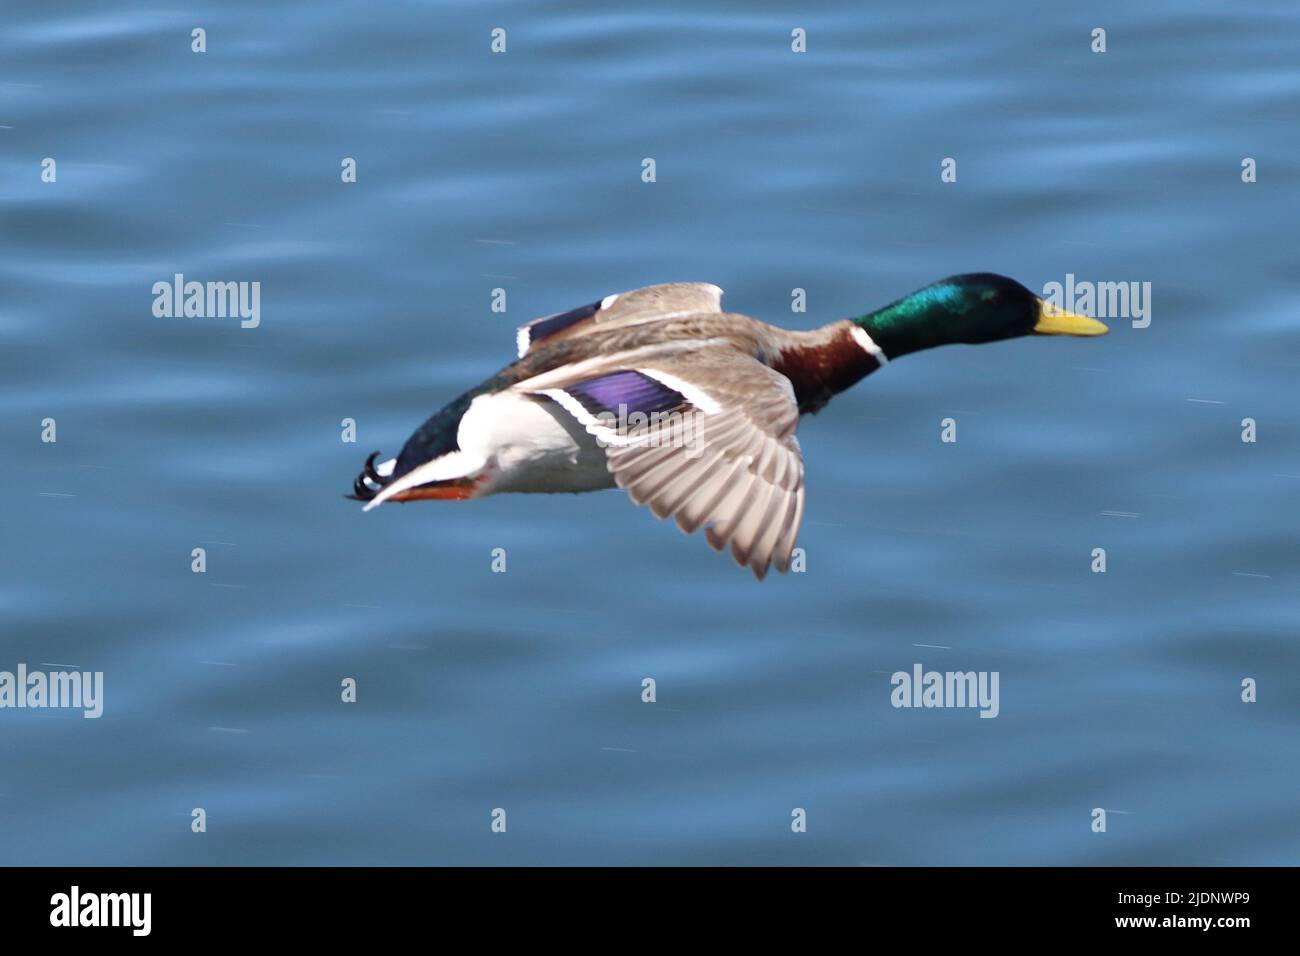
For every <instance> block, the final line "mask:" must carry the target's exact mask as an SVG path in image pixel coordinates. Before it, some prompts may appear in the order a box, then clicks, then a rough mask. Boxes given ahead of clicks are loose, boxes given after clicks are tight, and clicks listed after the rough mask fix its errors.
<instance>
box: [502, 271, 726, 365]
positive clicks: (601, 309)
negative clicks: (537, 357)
mask: <svg viewBox="0 0 1300 956" xmlns="http://www.w3.org/2000/svg"><path fill="white" fill-rule="evenodd" d="M721 311H722V290H721V289H719V288H718V287H717V286H716V285H712V284H710V283H708V282H670V283H667V284H664V285H651V286H646V287H645V288H642V289H633V290H632V291H630V292H620V293H617V294H615V295H607V296H605V298H603V299H601V300H599V301H598V302H592V303H589V304H588V305H584V306H580V307H578V308H576V309H570V310H569V311H568V312H561V313H558V314H556V315H548V316H545V317H543V318H540V319H534V320H533V321H532V322H529V323H528V324H527V325H521V326H520V327H519V329H518V331H517V332H516V335H515V344H516V346H517V348H518V352H519V357H520V358H523V357H524V356H525V355H527V354H528V351H529V349H531V348H532V347H533V346H534V345H536V344H537V343H538V342H541V341H544V340H546V339H555V338H558V337H561V336H570V335H581V334H582V333H583V332H584V331H587V330H590V329H592V328H596V327H600V328H609V327H610V326H611V325H614V324H628V325H631V324H636V323H640V322H653V321H656V320H658V319H671V318H674V317H675V316H680V315H687V314H690V313H693V312H721Z"/></svg>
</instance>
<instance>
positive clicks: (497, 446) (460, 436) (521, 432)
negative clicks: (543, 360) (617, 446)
mask: <svg viewBox="0 0 1300 956" xmlns="http://www.w3.org/2000/svg"><path fill="white" fill-rule="evenodd" d="M457 440H458V441H459V443H460V446H461V448H462V449H464V450H465V451H467V452H470V453H471V454H474V455H475V456H476V457H481V459H482V460H483V461H485V462H486V463H487V467H486V471H487V473H488V475H489V476H490V477H489V478H488V480H487V482H486V483H485V484H484V485H483V487H482V488H481V489H480V492H479V494H480V495H491V494H497V493H500V492H559V491H571V492H572V491H598V490H600V489H602V488H613V487H615V485H614V476H613V475H611V474H610V473H609V469H608V468H607V467H606V466H605V451H604V449H603V448H601V447H600V446H599V445H597V443H596V439H595V438H593V437H592V436H591V435H589V434H588V433H587V431H586V429H584V428H583V427H582V426H581V425H579V424H578V423H577V422H575V421H574V420H573V418H572V417H571V416H570V415H569V414H568V413H567V412H565V411H564V410H563V409H562V408H560V407H559V406H558V405H555V404H554V403H552V402H545V401H537V400H534V399H531V398H528V397H527V396H523V395H516V394H513V393H511V392H504V393H500V394H497V395H491V396H481V397H480V398H478V399H475V401H474V403H473V405H472V406H471V407H470V409H469V410H468V411H467V412H466V413H465V417H464V418H463V419H461V423H460V429H459V430H458V432H457Z"/></svg>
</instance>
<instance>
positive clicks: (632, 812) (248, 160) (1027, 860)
mask: <svg viewBox="0 0 1300 956" xmlns="http://www.w3.org/2000/svg"><path fill="white" fill-rule="evenodd" d="M0 16H2V19H3V29H0V253H2V254H0V270H2V273H0V342H2V343H3V348H2V349H0V368H2V369H3V371H2V372H0V431H2V432H3V435H2V439H3V448H4V452H5V457H4V461H5V468H4V469H3V478H0V481H2V482H3V484H4V505H3V513H4V522H3V525H4V543H5V547H4V548H3V550H2V551H0V562H2V564H3V575H2V577H0V614H2V615H3V617H2V621H3V629H2V630H0V669H10V670H12V669H13V668H14V667H16V666H17V664H18V663H19V662H26V663H27V664H29V665H30V666H31V667H33V668H37V667H41V666H43V665H74V666H76V667H78V668H80V669H84V670H93V671H102V672H103V673H104V675H105V677H104V680H105V705H104V706H105V711H104V715H103V717H102V718H100V719H99V720H85V719H82V717H81V715H80V713H79V712H77V711H68V710H0V862H3V863H8V864H15V863H18V864H30V863H97V864H100V863H166V864H191V863H222V864H233V863H311V864H315V863H366V864H378V863H493V864H500V863H527V864H538V863H558V864H570V863H709V862H716V863H747V864H755V863H759V864H770V863H817V864H938V863H955V864H973V863H995V864H1058V863H1076V864H1102V863H1183V864H1206V865H1214V864H1229V863H1237V864H1247V863H1270V864H1280V863H1296V862H1297V861H1298V855H1300V808H1298V806H1297V803H1298V802H1297V784H1298V782H1300V774H1298V773H1297V758H1298V757H1300V735H1298V734H1297V730H1300V717H1298V716H1297V714H1298V713H1300V687H1298V685H1297V681H1298V680H1300V654H1298V652H1297V645H1296V642H1297V615H1296V609H1297V597H1298V596H1300V572H1298V569H1297V530H1298V529H1297V524H1298V523H1300V508H1298V507H1297V496H1298V495H1300V409H1297V403H1296V397H1297V389H1296V379H1297V373H1298V372H1300V331H1298V326H1297V315H1296V304H1297V279H1296V277H1297V275H1298V274H1300V258H1298V257H1297V251H1296V248H1297V247H1296V241H1295V237H1296V212H1297V209H1300V203H1297V199H1298V198H1300V190H1298V189H1297V176H1300V163H1298V162H1297V156H1300V150H1298V148H1297V135H1296V130H1297V118H1298V113H1300V109H1298V107H1300V73H1298V71H1297V59H1296V52H1297V50H1298V49H1300V8H1297V7H1296V6H1295V5H1294V4H1286V3H1260V4H1240V3H1229V2H1220V3H1200V4H1194V5H1190V6H1189V5H1187V4H1183V3H1173V2H1166V3H1148V4H1140V5H1135V4H1131V3H1119V2H1101V3H1094V4H1091V5H1089V6H1088V7H1087V8H1086V9H1085V8H1079V9H1064V8H1062V9H1055V8H1053V9H1047V8H1046V7H1045V6H1044V5H1043V4H1041V3H1033V2H1028V0H1026V2H1001V3H994V4H967V3H957V2H950V3H934V4H915V3H883V4H880V3H877V4H872V5H870V9H868V8H867V7H865V6H863V5H860V4H847V3H846V4H828V5H817V6H816V8H815V9H811V10H809V9H804V8H802V7H798V8H797V7H796V6H795V5H793V4H779V3H749V4H745V5H743V7H742V6H741V5H724V4H716V5H702V4H694V3H683V2H667V3H656V4H635V5H633V4H620V5H606V4H594V3H593V4H580V3H551V4H545V5H541V4H525V3H512V4H494V5H488V4H444V3H437V4H433V3H424V4H421V3H380V4H370V3H332V4H296V3H287V2H264V3H251V2H245V3H215V2H207V3H187V4H181V3H175V2H171V3H169V2H155V3H148V2H145V3H126V2H123V3H113V4H105V3H91V2H67V3H58V4H47V3H35V2H23V0H7V2H6V4H5V6H4V11H3V14H2V15H0ZM498 26H500V27H504V28H505V29H506V30H507V37H508V40H507V43H508V47H507V49H508V52H507V53H505V54H504V55H494V54H492V53H491V51H490V49H489V43H490V36H489V34H490V31H491V30H492V28H494V27H498ZM1097 26H1102V27H1104V28H1105V29H1106V31H1107V52H1106V53H1105V54H1096V53H1093V52H1091V51H1090V43H1091V40H1090V32H1091V30H1092V29H1093V28H1094V27H1097ZM195 27H202V28H204V29H205V30H206V31H207V52H206V53H203V54H196V53H193V52H191V48H190V47H191V30H192V29H193V28H195ZM796 27H802V28H804V29H806V31H807V37H808V41H807V43H808V51H807V52H806V53H804V54H796V53H793V52H792V51H791V48H790V44H791V39H790V34H791V31H792V30H793V29H794V28H796ZM46 157H50V158H54V159H55V160H56V162H57V181H56V182H53V183H46V182H42V180H41V161H42V159H44V158H46ZM344 157H353V158H355V159H356V161H357V169H358V177H357V182H356V183H354V184H344V183H342V182H341V181H340V163H341V160H342V159H343V158H344ZM646 157H652V158H654V159H655V161H656V165H657V182H655V183H653V184H646V183H643V182H642V181H641V169H642V166H641V163H642V160H643V159H644V158H646ZM945 157H952V158H955V159H956V160H957V162H958V177H957V182H955V183H942V182H941V181H940V176H939V166H940V162H941V160H942V159H944V158H945ZM1244 157H1251V158H1253V159H1254V160H1256V162H1257V165H1258V182H1256V183H1254V184H1249V185H1248V184H1245V183H1243V182H1242V181H1241V162H1242V159H1243V158H1244ZM973 270H992V271H998V272H1005V273H1008V274H1010V275H1013V276H1015V277H1017V278H1018V279H1020V280H1021V281H1022V282H1024V283H1026V284H1027V285H1030V286H1031V287H1034V288H1042V286H1043V284H1044V283H1046V282H1050V281H1061V282H1063V281H1064V280H1065V276H1066V275H1067V273H1072V274H1074V275H1075V276H1076V277H1078V279H1080V280H1092V281H1100V280H1108V281H1130V280H1131V281H1141V282H1150V283H1151V284H1152V286H1151V288H1152V300H1151V318H1152V321H1151V324H1150V326H1149V327H1148V328H1144V329H1138V328H1133V327H1132V325H1131V323H1130V322H1128V321H1126V320H1123V319H1121V320H1119V321H1116V322H1114V323H1113V332H1112V334H1111V335H1110V336H1108V337H1106V338H1104V339H1100V340H1086V341H1085V340H1064V339H1051V340H1048V339H1035V340H1023V341H1016V342H1010V343H1002V344H997V345H989V346H984V347H979V348H969V347H954V348H948V349H941V350H937V351H933V352H926V353H922V354H918V355H915V356H911V357H908V358H906V359H905V360H902V361H899V362H897V363H895V364H893V365H891V366H890V367H889V368H887V369H885V370H884V371H883V372H881V373H880V374H879V375H877V376H874V377H873V378H871V379H869V380H868V381H866V382H864V383H863V384H862V385H860V386H858V387H857V388H856V389H854V390H853V391H851V392H849V393H846V394H845V395H843V396H841V397H840V398H839V399H837V400H836V402H834V403H833V404H832V405H831V406H830V407H829V408H828V409H826V410H825V411H824V412H823V413H821V414H820V415H818V416H817V417H816V418H814V419H809V420H807V421H805V422H804V423H803V425H802V427H801V429H800V440H801V442H802V444H803V448H804V453H805V457H806V461H807V481H808V485H809V488H810V492H809V499H808V510H807V514H806V518H805V525H804V530H803V534H802V538H801V544H802V546H803V547H804V548H805V549H806V552H807V571H806V572H805V573H803V574H796V575H790V576H788V577H784V578H780V577H773V578H770V579H769V580H767V581H765V582H763V583H762V584H758V583H757V582H755V581H754V580H753V579H752V578H751V577H750V576H749V575H748V574H747V573H744V572H742V571H740V570H738V569H736V568H735V567H733V566H732V565H731V564H730V562H729V560H727V559H724V558H722V557H719V556H717V555H715V554H713V553H712V552H711V551H710V550H709V549H708V548H707V547H705V546H704V544H703V542H702V541H701V540H698V539H688V538H685V537H684V536H682V535H681V534H680V532H678V531H677V529H676V528H675V527H673V526H671V525H670V524H664V523H661V522H657V521H655V520H654V519H653V517H652V516H650V515H649V513H648V512H646V511H644V510H643V509H637V508H634V507H633V506H631V505H630V504H629V503H628V502H627V501H626V499H625V497H624V496H623V495H622V494H621V493H619V492H614V491H610V492H603V493H600V494H592V495H584V496H546V497H541V496H538V497H524V496H499V497H494V498H488V499H485V500H481V501H477V502H472V503H467V504H454V503H446V504H443V503H427V504H419V505H412V506H410V507H399V506H392V507H385V508H381V509H379V510H378V511H376V512H373V513H370V514H365V515H363V514H362V513H361V512H360V509H359V507H358V506H357V505H356V504H355V503H353V502H348V501H345V500H344V499H343V498H342V497H341V495H342V493H343V492H345V491H346V490H347V489H348V488H349V487H350V484H351V481H352V479H353V477H354V475H355V474H356V472H357V470H358V467H359V465H360V463H361V461H362V459H363V458H364V456H365V454H366V453H368V452H369V451H370V450H372V449H375V448H382V449H384V450H385V451H388V452H390V453H391V452H393V451H396V450H397V449H398V448H399V447H400V445H401V443H402V442H403V441H404V440H405V438H406V436H407V435H408V434H409V433H410V432H411V431H412V430H413V429H414V427H415V426H416V425H418V424H419V423H420V422H421V421H422V420H423V419H424V418H425V417H426V416H427V415H429V414H430V413H431V412H433V411H434V410H436V409H437V407H439V406H440V405H441V404H442V403H443V402H445V401H446V400H448V399H450V398H451V397H453V396H454V395H456V394H457V393H459V392H460V391H461V390H462V389H463V388H465V387H467V386H469V385H471V384H473V383H475V382H477V381H479V380H481V379H482V378H484V377H485V376H486V375H488V374H489V373H491V372H493V371H494V370H496V369H497V368H498V367H500V366H501V365H503V364H505V363H506V362H507V361H509V360H510V358H511V357H512V356H513V341H514V326H515V325H516V324H517V323H519V322H522V321H525V320H527V319H529V318H532V317H534V316H537V315H542V314H545V313H549V312H555V311H561V310H564V309H567V308H570V307H573V306H576V305H579V304H581V303H585V302H589V301H591V300H592V299H594V298H597V297H600V296H603V295H605V294H607V293H610V292H615V291H619V290H623V289H627V288H632V287H635V286H639V285H645V284H649V283H652V282H660V281H670V280H706V281H712V282H716V283H717V284H719V285H721V286H722V287H723V288H724V289H726V290H727V299H726V302H727V305H728V307H729V308H730V309H732V310H734V311H741V312H746V313H748V314H752V315H755V316H758V317H760V318H763V319H765V320H768V321H773V322H777V323H782V324H787V325H791V326H794V327H805V328H806V327H811V326H813V325H817V324H821V323H823V322H827V321H830V320H832V319H836V318H840V317H843V316H846V315H851V314H859V313H861V312H864V311H866V310H869V309H871V308H874V307H876V306H879V305H881V304H884V303H885V302H887V301H889V300H891V299H893V298H896V297H897V296H899V295H901V294H903V293H905V292H907V291H909V290H911V289H913V288H915V287H917V286H920V285H923V284H925V283H927V282H929V281H931V280H933V279H936V278H939V277H941V276H944V275H948V274H951V273H955V272H964V271H973ZM175 273H183V274H184V275H185V276H186V277H187V278H191V279H199V280H233V281H250V282H251V281H257V282H260V283H261V324H260V326H258V327H257V328H255V329H241V328H240V327H239V324H238V322H236V321H234V320H230V319H198V318H189V319H186V318H170V319H168V318H156V317H155V316H154V315H153V313H152V309H151V307H152V303H153V295H152V292H151V287H152V285H153V284H154V283H155V282H158V281H169V280H170V279H171V277H172V276H173V275H174V274H175ZM497 287H500V288H504V289H506V290H507V294H508V311H507V312H506V313H505V314H500V313H494V312H493V311H492V310H491V308H490V304H491V290H492V289H493V288H497ZM796 287H798V288H803V289H806V290H807V301H808V311H807V312H806V313H802V314H797V313H792V311H791V307H790V303H791V289H794V288H796ZM948 417H951V418H953V419H954V420H956V422H957V427H958V441H957V442H956V443H955V444H944V443H942V442H940V440H939V423H940V421H941V419H944V418H948ZM46 418H53V419H55V421H56V422H57V439H58V440H57V443H54V444H49V443H43V442H42V441H41V440H40V438H41V422H42V420H43V419H46ZM344 418H353V419H355V420H356V422H357V428H358V442H357V444H345V443H343V442H342V441H341V440H340V422H341V421H342V420H343V419H344ZM1244 418H1252V419H1254V420H1255V422H1256V423H1257V428H1258V441H1257V442H1255V443H1253V444H1248V443H1243V442H1242V440H1241V432H1242V419H1244ZM197 547H202V548H205V549H206V552H207V562H208V566H207V572H206V573H205V574H202V575H200V574H194V573H192V572H191V551H192V549H194V548H197ZM1099 547H1101V548H1105V549H1106V552H1107V559H1108V570H1107V572H1106V573H1105V574H1094V573H1092V572H1091V571H1090V563H1091V560H1092V559H1091V554H1092V551H1093V549H1094V548H1099ZM494 548H504V549H506V553H507V555H508V569H509V570H508V571H507V573H505V574H494V573H492V572H491V569H490V561H491V557H490V555H491V552H492V549H494ZM915 663H921V664H922V665H924V666H925V667H926V668H928V669H937V670H962V671H965V670H981V671H996V672H998V673H999V675H1000V690H1001V709H1000V714H999V716H998V717H997V718H996V719H992V720H982V719H979V718H978V717H977V715H976V713H975V712H974V711H971V710H906V709H895V708H893V707H892V706H891V705H890V699H889V696H890V689H891V688H890V675H891V674H892V673H894V672H895V671H898V670H910V669H911V668H912V665H913V664H915ZM45 669H50V668H49V667H46V668H45ZM344 677H353V678H355V679H356V681H357V683H358V688H359V689H358V701H357V703H355V704H344V703H342V702H341V701H340V681H341V680H342V679H343V678H344ZM646 677H653V678H654V679H655V680H656V682H657V698H658V699H657V702H656V703H654V704H646V703H643V702H642V701H641V682H642V680H643V678H646ZM1247 677H1252V678H1255V679H1256V680H1257V681H1258V688H1259V691H1258V693H1259V700H1258V702H1257V703H1254V704H1246V703H1243V702H1241V700H1240V695H1241V682H1242V680H1243V678H1247ZM195 807H202V808H204V809H205V810H206V813H207V821H208V830H207V832H206V833H204V834H194V833H192V832H191V829H190V820H191V811H192V810H193V808H195ZM498 807H500V808H504V809H505V810H506V812H507V814H508V830H507V832H506V833H505V834H504V835H502V834H493V833H492V832H491V831H490V828H489V823H490V814H491V811H492V810H493V808H498ZM796 807H801V808H804V809H805V810H806V812H807V819H808V828H807V832H806V833H804V834H794V833H792V832H791V825H790V824H791V811H792V809H793V808H796ZM1095 807H1102V808H1106V809H1107V810H1109V811H1111V813H1110V816H1109V819H1108V828H1107V832H1106V833H1105V834H1097V833H1093V832H1091V829H1090V824H1091V816H1090V814H1091V811H1092V809H1093V808H1095Z"/></svg>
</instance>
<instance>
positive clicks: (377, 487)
mask: <svg viewBox="0 0 1300 956" xmlns="http://www.w3.org/2000/svg"><path fill="white" fill-rule="evenodd" d="M378 457H379V452H377V451H372V452H371V453H370V457H369V458H367V459H366V466H365V468H363V469H361V474H359V475H357V480H356V481H354V482H353V483H352V494H350V495H348V496H347V497H349V498H351V499H352V500H353V501H370V500H372V499H373V498H374V497H375V495H377V494H379V492H381V491H383V490H384V486H385V485H386V484H388V483H389V482H390V481H391V480H392V478H391V477H390V478H385V477H384V476H383V475H381V474H379V472H377V471H375V459H376V458H378Z"/></svg>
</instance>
